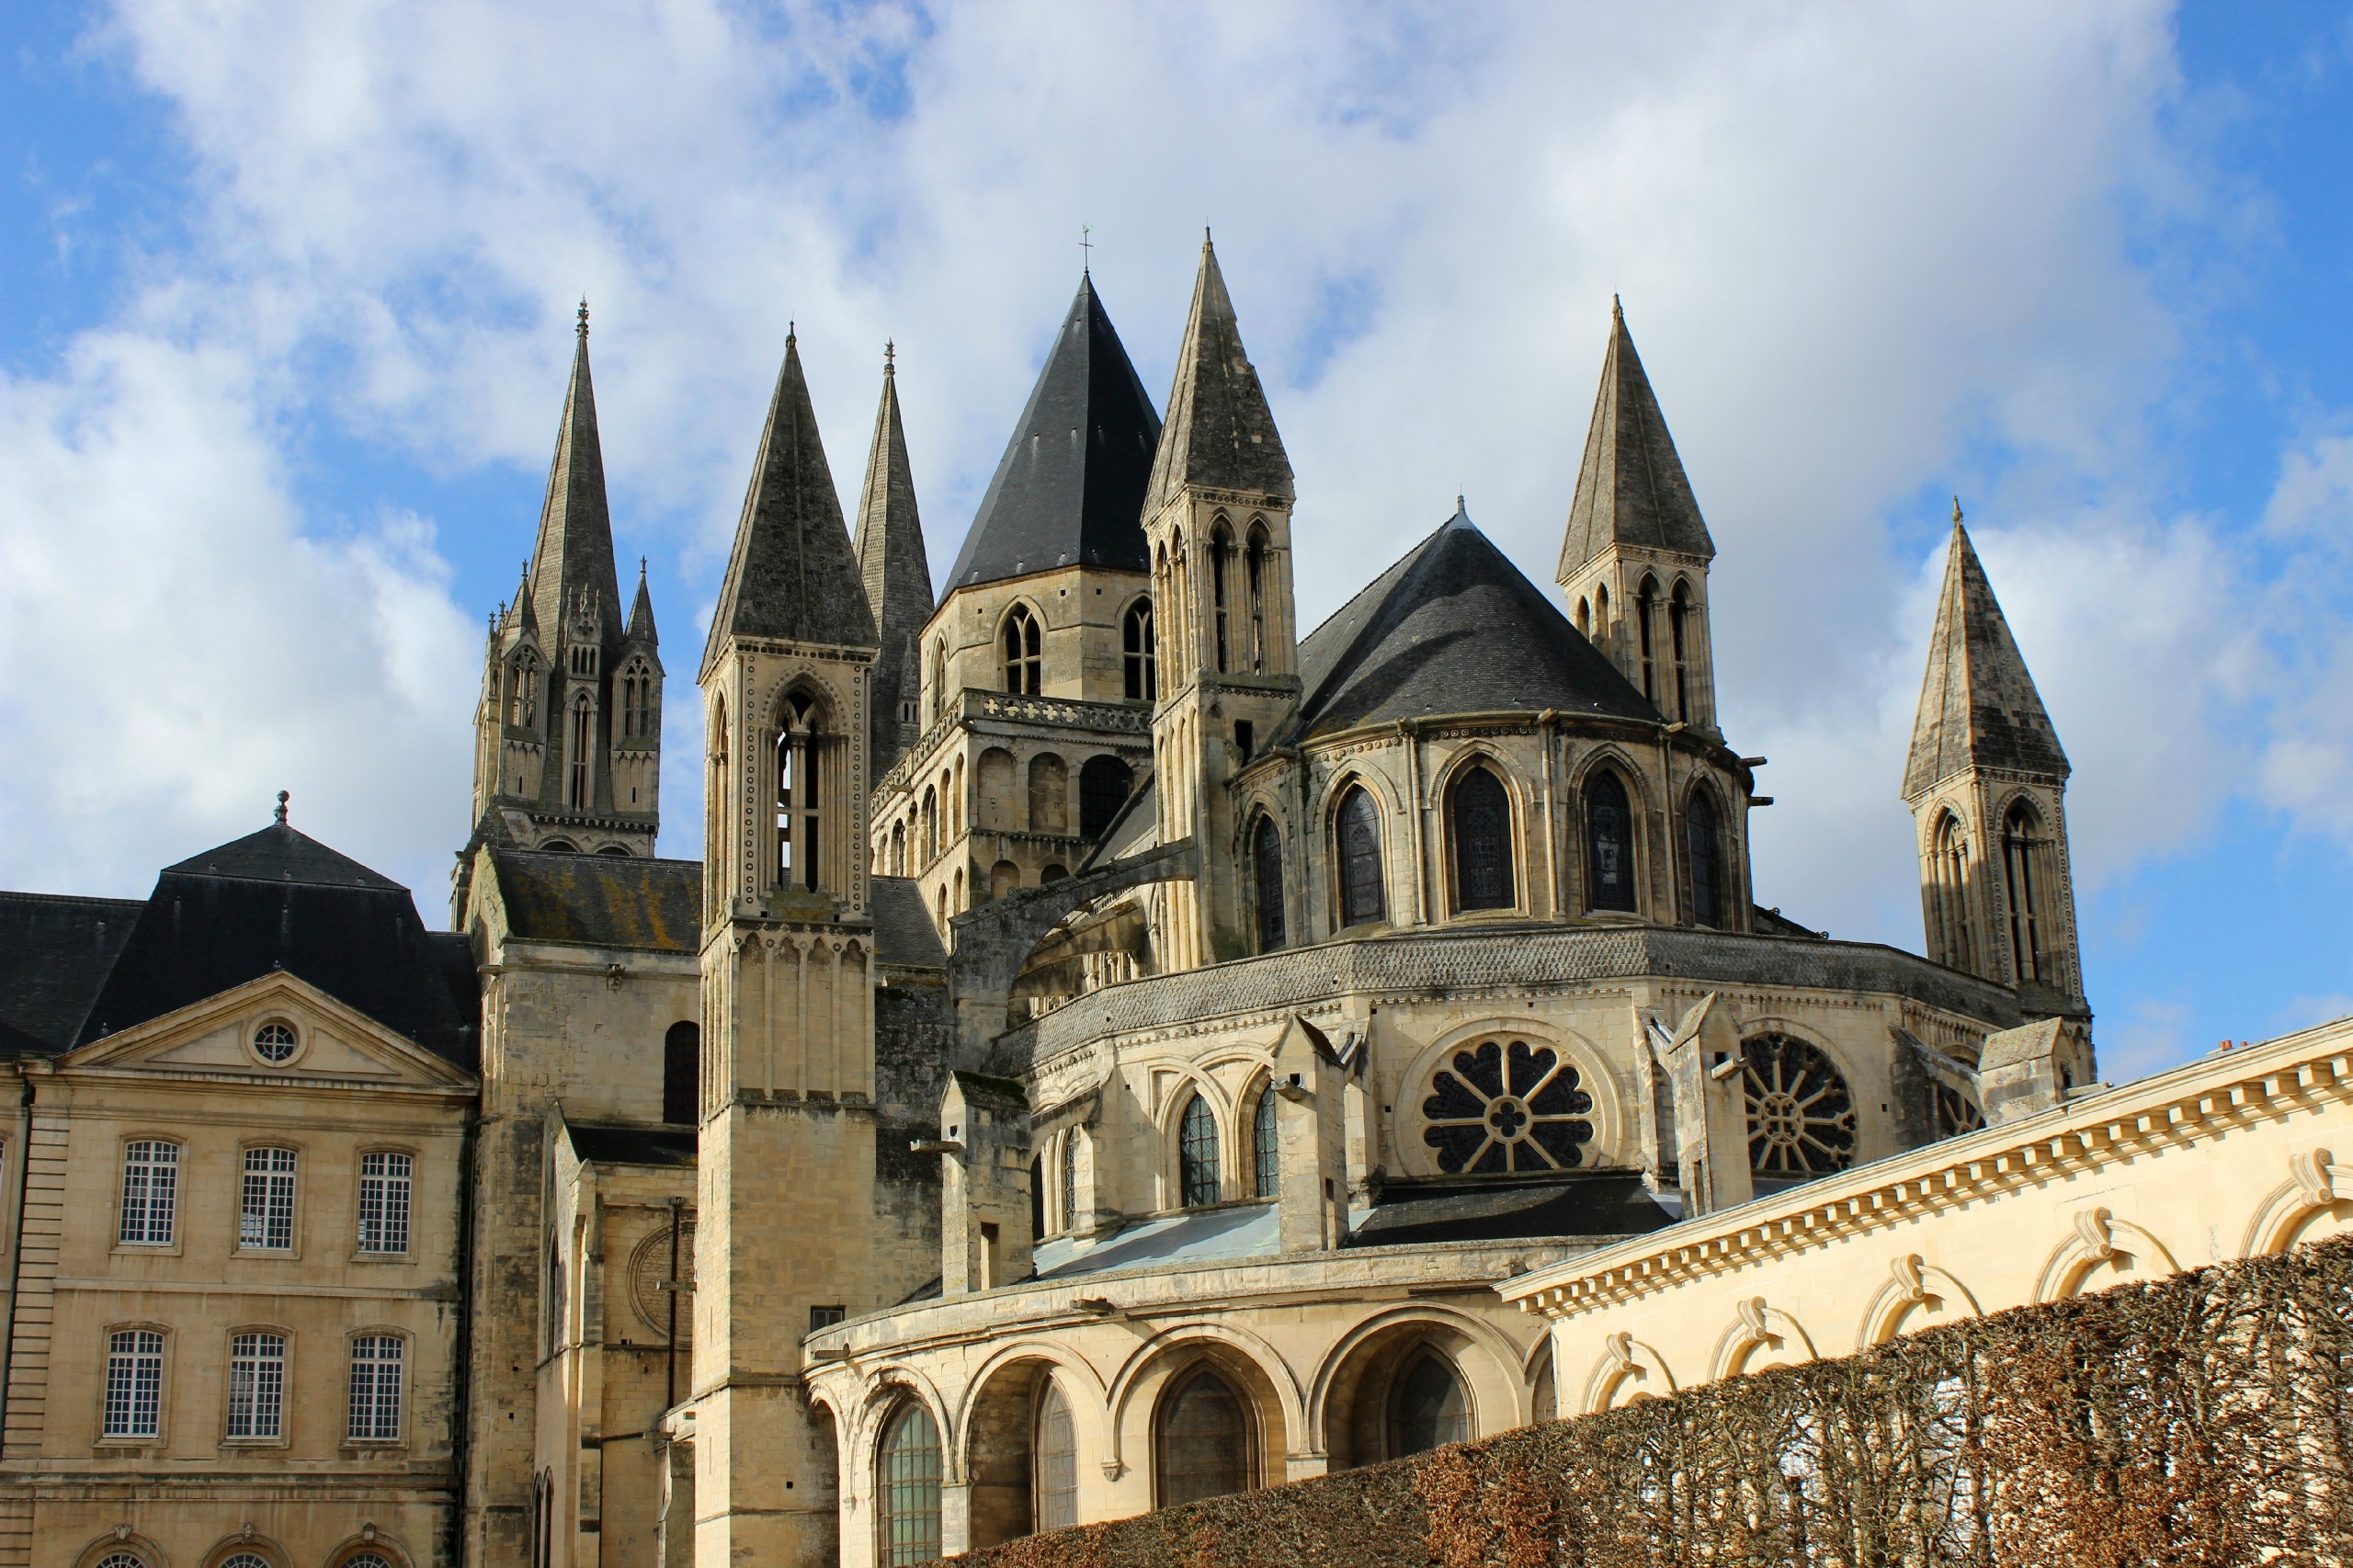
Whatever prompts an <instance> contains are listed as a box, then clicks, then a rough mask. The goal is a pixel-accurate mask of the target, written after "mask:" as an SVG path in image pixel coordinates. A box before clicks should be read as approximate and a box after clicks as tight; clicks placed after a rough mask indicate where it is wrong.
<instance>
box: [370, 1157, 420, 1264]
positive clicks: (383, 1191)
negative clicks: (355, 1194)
mask: <svg viewBox="0 0 2353 1568" xmlns="http://www.w3.org/2000/svg"><path fill="white" fill-rule="evenodd" d="M415 1168H416V1162H415V1161H414V1160H412V1159H411V1158H410V1157H409V1156H408V1155H406V1154H362V1155H361V1156H360V1157H359V1250H360V1251H361V1252H406V1251H408V1194H409V1181H410V1177H411V1176H412V1174H413V1173H414V1172H415Z"/></svg>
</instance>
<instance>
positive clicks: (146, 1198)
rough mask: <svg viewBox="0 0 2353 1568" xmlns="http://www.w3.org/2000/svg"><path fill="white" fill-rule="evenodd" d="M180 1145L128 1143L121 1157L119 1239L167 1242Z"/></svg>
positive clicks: (149, 1244)
mask: <svg viewBox="0 0 2353 1568" xmlns="http://www.w3.org/2000/svg"><path fill="white" fill-rule="evenodd" d="M179 1171H180V1146H179V1145H178V1144H176V1143H166V1142H161V1141H160V1140H152V1139H151V1140H144V1141H142V1142H136V1143H132V1144H130V1145H128V1146H127V1147H126V1148H125V1149H124V1150H123V1158H122V1231H121V1239H122V1240H123V1241H126V1242H130V1243H133V1244H140V1245H146V1246H169V1245H170V1244H171V1241H172V1219H173V1213H174V1210H175V1208H176V1199H177V1198H178V1192H179Z"/></svg>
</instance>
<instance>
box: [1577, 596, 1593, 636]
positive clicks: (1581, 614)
mask: <svg viewBox="0 0 2353 1568" xmlns="http://www.w3.org/2000/svg"><path fill="white" fill-rule="evenodd" d="M1577 634H1578V635H1579V636H1581V637H1583V638H1584V639H1585V640H1586V642H1592V641H1593V606H1592V605H1591V604H1590V603H1588V602H1587V601H1586V599H1585V598H1584V597H1579V598H1578V600H1577Z"/></svg>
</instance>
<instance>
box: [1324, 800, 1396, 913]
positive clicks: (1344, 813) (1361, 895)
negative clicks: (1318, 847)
mask: <svg viewBox="0 0 2353 1568" xmlns="http://www.w3.org/2000/svg"><path fill="white" fill-rule="evenodd" d="M1333 823H1334V826H1335V828H1336V837H1337V838H1338V840H1339V850H1340V854H1339V861H1340V924H1341V925H1343V926H1360V925H1362V924H1364V923H1365V922H1367V921H1370V920H1382V919H1386V918H1387V917H1388V914H1389V901H1388V896H1387V892H1386V890H1385V889H1384V888H1383V887H1382V885H1381V880H1382V879H1381V812H1380V810H1379V808H1377V807H1376V806H1374V804H1373V803H1372V793H1371V791H1370V790H1366V789H1365V788H1363V787H1362V786H1361V785H1359V786H1358V787H1356V788H1354V789H1352V790H1349V791H1348V792H1347V796H1346V797H1344V798H1343V799H1342V800H1341V801H1340V809H1339V810H1338V811H1337V812H1335V813H1334V816H1333Z"/></svg>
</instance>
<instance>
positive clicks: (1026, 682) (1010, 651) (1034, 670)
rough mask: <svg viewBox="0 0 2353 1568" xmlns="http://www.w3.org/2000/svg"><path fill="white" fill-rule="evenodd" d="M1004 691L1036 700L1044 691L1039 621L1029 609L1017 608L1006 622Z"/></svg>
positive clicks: (1019, 606) (1021, 606)
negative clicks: (1024, 694)
mask: <svg viewBox="0 0 2353 1568" xmlns="http://www.w3.org/2000/svg"><path fill="white" fill-rule="evenodd" d="M1004 642H1005V689H1006V690H1007V691H1011V692H1019V693H1026V694H1027V695H1029V696H1031V697H1035V696H1037V695H1038V693H1039V692H1040V691H1041V690H1043V689H1044V687H1043V685H1042V683H1041V680H1040V676H1041V673H1042V671H1043V669H1044V664H1043V661H1042V660H1040V657H1039V633H1038V618H1037V617H1036V616H1034V615H1031V614H1030V613H1029V606H1028V605H1015V606H1014V607H1013V611H1012V613H1011V614H1009V615H1007V616H1006V618H1005V638H1004Z"/></svg>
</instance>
